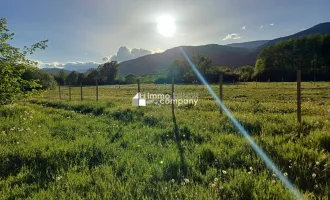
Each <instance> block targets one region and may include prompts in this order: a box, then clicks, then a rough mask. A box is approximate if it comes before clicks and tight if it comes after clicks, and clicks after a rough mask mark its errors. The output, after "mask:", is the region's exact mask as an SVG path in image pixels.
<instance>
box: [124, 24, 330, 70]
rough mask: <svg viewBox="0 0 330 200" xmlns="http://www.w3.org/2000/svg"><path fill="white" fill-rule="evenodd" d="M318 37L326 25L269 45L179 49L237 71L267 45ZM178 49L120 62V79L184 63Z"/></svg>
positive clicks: (251, 62)
mask: <svg viewBox="0 0 330 200" xmlns="http://www.w3.org/2000/svg"><path fill="white" fill-rule="evenodd" d="M318 33H320V34H326V33H330V22H325V23H321V24H318V25H316V26H313V27H311V28H309V29H306V30H304V31H301V32H298V33H296V34H293V35H289V36H286V37H280V38H276V39H273V40H270V41H267V40H259V41H252V42H245V43H237V44H230V45H218V44H209V45H202V46H182V47H181V48H183V49H184V51H185V52H186V53H187V55H188V56H189V57H192V56H194V55H196V54H197V53H199V54H201V55H204V56H206V57H209V58H211V60H212V62H213V65H217V66H228V67H238V66H242V65H255V61H256V59H257V57H258V55H259V53H260V51H261V50H262V49H263V48H265V47H267V46H269V45H272V44H275V43H277V42H280V41H284V40H288V39H290V38H297V37H301V36H307V35H310V34H318ZM258 45H261V46H258ZM242 47H245V48H242ZM252 47H256V48H252ZM179 48H180V47H175V48H172V49H168V50H166V51H165V52H163V53H157V54H150V55H146V56H142V57H140V58H136V59H133V60H128V61H124V62H121V63H120V71H119V73H120V74H121V75H127V74H130V73H133V74H136V75H145V74H154V73H157V72H162V71H165V70H166V69H168V67H169V66H171V65H172V63H173V62H174V61H175V60H178V59H184V58H183V56H182V54H181V52H180V49H179Z"/></svg>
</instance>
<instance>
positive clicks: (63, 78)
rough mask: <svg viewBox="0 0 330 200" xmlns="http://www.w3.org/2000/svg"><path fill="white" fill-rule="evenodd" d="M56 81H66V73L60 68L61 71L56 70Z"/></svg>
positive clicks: (60, 82)
mask: <svg viewBox="0 0 330 200" xmlns="http://www.w3.org/2000/svg"><path fill="white" fill-rule="evenodd" d="M57 77H58V81H59V83H58V84H59V85H61V84H62V85H65V81H66V77H67V74H66V73H65V71H64V70H63V69H62V70H61V71H59V72H58V75H57Z"/></svg>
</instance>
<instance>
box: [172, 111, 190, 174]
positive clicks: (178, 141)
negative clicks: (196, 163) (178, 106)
mask: <svg viewBox="0 0 330 200" xmlns="http://www.w3.org/2000/svg"><path fill="white" fill-rule="evenodd" d="M172 118H173V126H174V127H173V131H174V134H175V141H176V146H177V148H178V151H179V155H180V161H181V163H180V170H181V172H182V175H183V176H184V177H186V176H187V165H186V162H185V158H184V148H183V146H182V144H181V137H180V134H179V127H178V124H177V122H176V117H175V113H174V108H172Z"/></svg>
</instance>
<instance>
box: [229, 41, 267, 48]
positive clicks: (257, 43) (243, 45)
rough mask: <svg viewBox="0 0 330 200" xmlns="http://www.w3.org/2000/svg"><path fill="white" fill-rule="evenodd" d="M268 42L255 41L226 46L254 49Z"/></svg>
mask: <svg viewBox="0 0 330 200" xmlns="http://www.w3.org/2000/svg"><path fill="white" fill-rule="evenodd" d="M269 41H270V40H256V41H250V42H242V43H231V44H227V46H230V47H239V48H247V49H254V48H257V47H259V46H261V45H264V44H266V43H267V42H269Z"/></svg>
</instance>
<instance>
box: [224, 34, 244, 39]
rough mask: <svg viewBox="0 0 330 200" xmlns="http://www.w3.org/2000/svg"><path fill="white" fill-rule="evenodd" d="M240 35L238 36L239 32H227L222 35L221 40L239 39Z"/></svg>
mask: <svg viewBox="0 0 330 200" xmlns="http://www.w3.org/2000/svg"><path fill="white" fill-rule="evenodd" d="M241 38H242V37H241V36H239V34H237V33H232V34H228V35H226V37H224V38H223V39H222V40H230V39H231V40H238V39H241Z"/></svg>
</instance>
